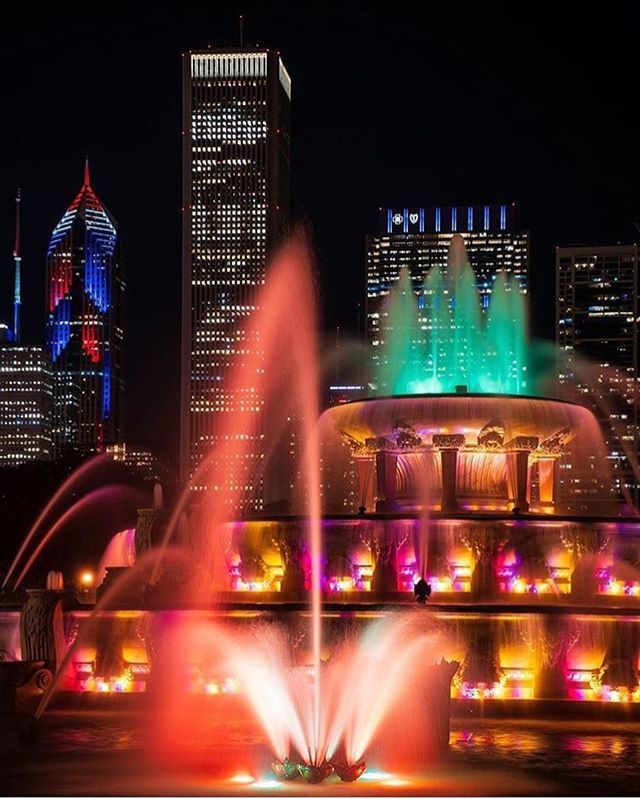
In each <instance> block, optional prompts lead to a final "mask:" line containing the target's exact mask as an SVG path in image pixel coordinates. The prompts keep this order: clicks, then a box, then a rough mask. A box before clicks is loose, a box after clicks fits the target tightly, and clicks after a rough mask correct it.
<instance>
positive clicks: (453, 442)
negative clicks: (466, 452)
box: [433, 433, 464, 449]
mask: <svg viewBox="0 0 640 799" xmlns="http://www.w3.org/2000/svg"><path fill="white" fill-rule="evenodd" d="M433 446H434V447H435V449H461V448H462V447H463V446H464V436H463V435H461V434H459V433H434V435H433Z"/></svg>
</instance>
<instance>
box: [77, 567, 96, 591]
mask: <svg viewBox="0 0 640 799" xmlns="http://www.w3.org/2000/svg"><path fill="white" fill-rule="evenodd" d="M94 580H95V575H94V573H93V572H92V571H90V570H89V569H86V570H85V571H82V572H80V574H79V575H78V582H79V583H80V585H81V586H82V587H83V588H91V586H92V585H93V583H94Z"/></svg>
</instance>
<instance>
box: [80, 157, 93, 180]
mask: <svg viewBox="0 0 640 799" xmlns="http://www.w3.org/2000/svg"><path fill="white" fill-rule="evenodd" d="M82 186H83V188H84V186H91V173H90V171H89V156H88V155H85V157H84V182H83V184H82Z"/></svg>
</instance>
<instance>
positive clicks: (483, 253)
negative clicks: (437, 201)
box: [365, 204, 529, 380]
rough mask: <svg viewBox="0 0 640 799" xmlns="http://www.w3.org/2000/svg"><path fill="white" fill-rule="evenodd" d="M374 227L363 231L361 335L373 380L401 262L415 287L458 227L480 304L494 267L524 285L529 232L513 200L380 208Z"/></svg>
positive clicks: (441, 261)
mask: <svg viewBox="0 0 640 799" xmlns="http://www.w3.org/2000/svg"><path fill="white" fill-rule="evenodd" d="M379 224H380V226H379V232H378V233H374V234H372V235H369V236H367V240H366V248H367V252H366V259H367V266H366V268H367V273H366V280H367V287H366V289H367V296H366V331H365V332H366V339H367V344H368V345H369V351H370V353H371V370H370V372H371V376H372V377H373V378H374V380H375V376H376V374H377V371H378V366H379V364H378V361H379V358H380V356H379V353H381V352H382V351H383V345H384V341H385V324H386V323H385V311H384V301H385V298H386V296H387V295H388V293H389V291H390V290H391V289H392V288H393V286H394V284H395V283H396V282H397V280H398V278H399V277H400V271H401V269H402V268H403V267H407V268H408V269H409V271H410V274H411V282H412V285H413V287H414V289H415V290H416V292H418V291H419V290H421V289H422V285H423V282H424V279H425V277H426V276H427V274H428V272H429V271H430V269H431V268H432V267H434V266H436V267H444V266H445V265H446V263H447V254H448V251H449V244H450V242H451V239H452V237H453V236H454V235H455V234H456V233H459V234H460V235H461V236H462V237H463V239H464V243H465V245H466V248H467V252H468V255H469V262H470V264H471V266H472V267H473V270H474V272H475V274H476V279H477V287H478V290H479V292H480V297H481V302H482V306H483V308H487V307H488V305H489V298H490V296H491V291H492V286H493V282H494V280H495V278H496V275H497V274H498V272H504V273H506V274H507V275H509V276H512V278H513V279H515V280H516V281H517V284H518V286H519V288H520V290H521V291H522V292H523V293H526V292H527V289H528V273H529V233H528V231H527V230H524V229H522V228H520V227H518V225H517V222H516V215H515V206H514V205H513V204H510V205H506V204H503V205H465V206H454V207H446V208H445V207H439V208H398V209H394V208H387V209H381V210H380V223H379Z"/></svg>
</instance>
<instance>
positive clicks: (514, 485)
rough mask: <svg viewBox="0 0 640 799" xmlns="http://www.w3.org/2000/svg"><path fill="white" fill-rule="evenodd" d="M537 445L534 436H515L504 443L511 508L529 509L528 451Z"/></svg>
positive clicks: (524, 510)
mask: <svg viewBox="0 0 640 799" xmlns="http://www.w3.org/2000/svg"><path fill="white" fill-rule="evenodd" d="M537 446H538V439H537V438H536V437H535V436H516V438H513V439H512V440H511V441H509V442H508V443H507V444H506V445H505V450H506V457H507V475H508V480H507V482H508V486H509V503H510V504H511V508H512V509H514V508H519V509H520V511H522V512H525V513H526V512H527V511H528V510H529V502H528V500H527V495H528V485H527V483H528V480H527V478H528V476H529V453H530V452H531V451H532V450H534V449H536V447H537Z"/></svg>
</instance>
